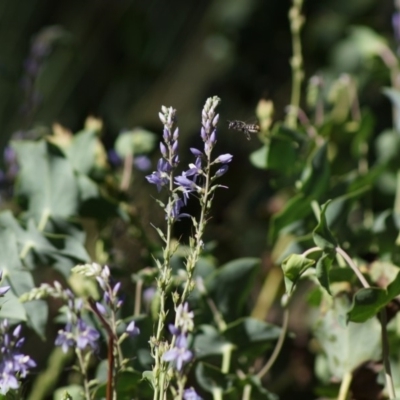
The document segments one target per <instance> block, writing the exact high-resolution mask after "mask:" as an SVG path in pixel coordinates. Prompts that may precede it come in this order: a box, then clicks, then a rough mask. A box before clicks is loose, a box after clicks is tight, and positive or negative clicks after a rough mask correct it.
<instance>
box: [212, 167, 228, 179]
mask: <svg viewBox="0 0 400 400" xmlns="http://www.w3.org/2000/svg"><path fill="white" fill-rule="evenodd" d="M228 169H229V167H228V166H227V165H226V164H225V165H223V166H222V167H221V168H220V169H219V170H217V172H216V173H215V177H216V178H219V177H220V176H222V175H224V174H225V173H226V171H228Z"/></svg>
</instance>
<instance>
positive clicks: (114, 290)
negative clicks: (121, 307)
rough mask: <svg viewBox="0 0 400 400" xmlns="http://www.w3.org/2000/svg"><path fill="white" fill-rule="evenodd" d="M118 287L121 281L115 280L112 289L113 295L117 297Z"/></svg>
mask: <svg viewBox="0 0 400 400" xmlns="http://www.w3.org/2000/svg"><path fill="white" fill-rule="evenodd" d="M120 288H121V282H117V283H116V284H115V286H114V289H113V295H114V297H117V294H118V291H119V289H120Z"/></svg>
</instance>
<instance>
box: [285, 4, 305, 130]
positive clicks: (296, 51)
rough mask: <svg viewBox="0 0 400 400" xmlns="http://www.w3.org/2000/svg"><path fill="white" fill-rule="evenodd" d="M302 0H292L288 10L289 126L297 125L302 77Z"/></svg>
mask: <svg viewBox="0 0 400 400" xmlns="http://www.w3.org/2000/svg"><path fill="white" fill-rule="evenodd" d="M302 4H303V0H293V5H292V7H291V8H290V11H289V20H290V30H291V33H292V46H293V56H292V58H291V60H290V65H291V67H292V82H293V83H292V94H291V99H290V108H289V112H288V114H287V117H286V123H287V125H288V126H289V127H290V128H293V129H295V128H296V127H297V110H298V108H299V107H300V96H301V84H302V82H303V78H304V72H303V55H302V50H301V38H300V31H301V27H302V25H303V23H304V18H303V16H302V15H301V7H302Z"/></svg>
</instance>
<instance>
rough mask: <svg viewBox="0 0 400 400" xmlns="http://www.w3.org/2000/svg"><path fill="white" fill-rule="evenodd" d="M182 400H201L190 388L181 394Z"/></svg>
mask: <svg viewBox="0 0 400 400" xmlns="http://www.w3.org/2000/svg"><path fill="white" fill-rule="evenodd" d="M183 400H203V399H202V398H201V397H200V396H199V395H198V394H197V393H196V391H195V390H194V389H193V388H192V387H191V388H189V389H185V391H184V392H183Z"/></svg>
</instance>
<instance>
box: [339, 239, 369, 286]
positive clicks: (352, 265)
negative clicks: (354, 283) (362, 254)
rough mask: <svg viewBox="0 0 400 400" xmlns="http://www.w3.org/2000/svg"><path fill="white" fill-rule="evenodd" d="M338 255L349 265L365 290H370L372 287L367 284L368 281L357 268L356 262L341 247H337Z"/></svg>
mask: <svg viewBox="0 0 400 400" xmlns="http://www.w3.org/2000/svg"><path fill="white" fill-rule="evenodd" d="M335 250H336V253H338V254H340V255H341V256H342V257H343V259H344V260H345V261H346V263H347V265H348V266H349V267H350V268H351V269H352V270H353V271H354V273H355V274H356V275H357V278H358V279H359V281H360V282H361V284H362V285H363V286H364V287H365V288H369V287H370V285H369V283H368V282H367V280H366V279H365V278H364V275H363V274H362V273H361V271H360V270H359V269H358V268H357V265H356V264H355V263H354V261H353V260H352V259H351V258H350V257H349V255H348V254H347V253H346V252H345V251H344V250H343V249H342V248H341V247H339V246H337V247H336V249H335Z"/></svg>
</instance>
